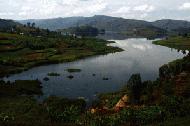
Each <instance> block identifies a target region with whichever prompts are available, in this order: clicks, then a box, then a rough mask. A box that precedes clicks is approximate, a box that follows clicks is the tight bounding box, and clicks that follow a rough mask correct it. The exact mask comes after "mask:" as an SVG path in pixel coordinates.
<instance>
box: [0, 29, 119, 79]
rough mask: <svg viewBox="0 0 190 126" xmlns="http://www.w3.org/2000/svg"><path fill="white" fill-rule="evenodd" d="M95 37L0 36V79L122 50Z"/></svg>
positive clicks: (4, 34)
mask: <svg viewBox="0 0 190 126" xmlns="http://www.w3.org/2000/svg"><path fill="white" fill-rule="evenodd" d="M107 43H109V42H108V41H105V40H101V39H96V38H74V37H67V36H66V37H63V36H57V37H51V36H45V37H43V36H42V37H32V36H26V35H18V34H9V33H0V52H1V53H0V76H6V75H9V74H13V73H17V72H20V71H23V70H27V69H29V68H31V67H34V66H39V65H43V64H52V63H60V62H71V61H75V60H77V59H81V58H85V57H88V56H93V55H100V54H107V53H114V52H118V51H122V49H120V48H117V47H111V46H107Z"/></svg>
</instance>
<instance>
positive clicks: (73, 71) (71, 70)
mask: <svg viewBox="0 0 190 126" xmlns="http://www.w3.org/2000/svg"><path fill="white" fill-rule="evenodd" d="M66 71H67V72H69V73H77V72H81V69H67V70H66Z"/></svg>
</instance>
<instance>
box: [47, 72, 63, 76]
mask: <svg viewBox="0 0 190 126" xmlns="http://www.w3.org/2000/svg"><path fill="white" fill-rule="evenodd" d="M47 75H48V76H60V74H59V73H53V72H52V73H48V74H47Z"/></svg>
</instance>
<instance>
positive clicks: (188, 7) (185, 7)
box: [179, 3, 190, 10]
mask: <svg viewBox="0 0 190 126" xmlns="http://www.w3.org/2000/svg"><path fill="white" fill-rule="evenodd" d="M179 9H180V10H190V3H184V4H183V5H181V6H180V7H179Z"/></svg>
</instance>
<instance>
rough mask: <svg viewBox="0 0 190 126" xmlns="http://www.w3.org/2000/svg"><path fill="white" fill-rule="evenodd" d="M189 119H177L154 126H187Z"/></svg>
mask: <svg viewBox="0 0 190 126" xmlns="http://www.w3.org/2000/svg"><path fill="white" fill-rule="evenodd" d="M189 124H190V117H189V116H187V117H178V118H174V119H171V120H167V121H165V122H163V123H159V124H155V125H154V126H189Z"/></svg>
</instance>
